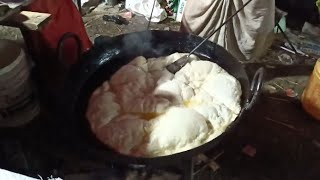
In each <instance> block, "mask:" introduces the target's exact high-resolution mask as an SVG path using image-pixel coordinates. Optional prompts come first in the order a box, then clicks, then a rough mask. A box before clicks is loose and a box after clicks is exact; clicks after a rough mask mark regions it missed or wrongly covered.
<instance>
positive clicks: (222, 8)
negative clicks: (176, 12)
mask: <svg viewBox="0 0 320 180" xmlns="http://www.w3.org/2000/svg"><path fill="white" fill-rule="evenodd" d="M247 1H248V0H188V1H187V4H186V7H185V11H184V15H183V19H182V26H183V28H184V29H185V30H186V31H188V32H190V33H194V34H196V35H198V36H201V37H207V35H208V34H209V33H210V32H212V31H213V30H214V29H216V28H217V27H218V26H219V25H221V24H222V23H223V22H224V21H226V19H227V18H228V17H229V16H231V15H232V14H233V13H234V12H236V11H237V10H238V9H240V8H241V7H242V6H243V4H245V3H246V2H247ZM274 16H275V1H274V0H253V1H251V2H250V3H249V4H248V5H247V6H246V7H245V8H244V9H243V10H242V11H241V12H239V13H238V14H237V15H236V16H235V17H233V18H232V20H231V21H229V22H228V23H227V24H226V25H225V26H223V27H222V28H221V30H220V31H218V32H216V33H215V34H214V35H213V36H212V37H211V38H210V40H211V41H213V42H216V43H218V44H219V45H221V46H222V47H224V48H225V49H227V50H228V51H229V52H230V53H231V54H232V55H233V56H235V57H237V58H238V59H239V60H242V61H243V60H249V59H252V58H258V57H259V56H261V55H262V54H263V53H264V52H265V50H266V49H267V48H268V46H269V45H271V42H272V34H273V29H274V25H275V24H274Z"/></svg>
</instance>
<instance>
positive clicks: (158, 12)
mask: <svg viewBox="0 0 320 180" xmlns="http://www.w3.org/2000/svg"><path fill="white" fill-rule="evenodd" d="M153 3H154V0H126V5H125V7H126V9H128V10H130V11H133V12H134V13H137V14H140V15H143V16H144V17H145V18H146V19H147V20H148V21H149V18H150V15H151V11H152V7H153ZM166 18H167V12H166V11H165V9H163V8H161V6H160V4H159V2H158V1H157V0H156V2H155V5H154V9H153V13H152V17H151V22H160V21H163V20H164V19H166Z"/></svg>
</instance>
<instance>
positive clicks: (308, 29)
mask: <svg viewBox="0 0 320 180" xmlns="http://www.w3.org/2000/svg"><path fill="white" fill-rule="evenodd" d="M301 32H302V33H306V34H310V35H313V36H319V35H320V28H319V27H318V26H314V25H312V24H310V23H308V22H305V23H304V25H303V27H302V30H301Z"/></svg>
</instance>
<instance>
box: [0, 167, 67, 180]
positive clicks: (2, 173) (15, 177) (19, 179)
mask: <svg viewBox="0 0 320 180" xmlns="http://www.w3.org/2000/svg"><path fill="white" fill-rule="evenodd" d="M0 179H1V180H39V179H45V180H47V179H48V180H62V179H60V178H54V179H52V178H41V177H40V176H39V178H38V179H35V178H31V177H28V176H25V175H22V174H18V173H14V172H10V171H7V170H4V169H0Z"/></svg>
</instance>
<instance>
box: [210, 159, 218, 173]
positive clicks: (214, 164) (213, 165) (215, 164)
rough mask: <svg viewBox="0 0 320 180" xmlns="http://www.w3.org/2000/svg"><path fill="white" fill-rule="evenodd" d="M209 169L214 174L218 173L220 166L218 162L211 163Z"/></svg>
mask: <svg viewBox="0 0 320 180" xmlns="http://www.w3.org/2000/svg"><path fill="white" fill-rule="evenodd" d="M209 167H210V169H212V171H213V172H217V171H218V170H219V169H220V165H219V164H218V163H217V162H216V161H210V163H209Z"/></svg>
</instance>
